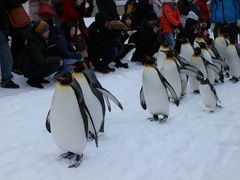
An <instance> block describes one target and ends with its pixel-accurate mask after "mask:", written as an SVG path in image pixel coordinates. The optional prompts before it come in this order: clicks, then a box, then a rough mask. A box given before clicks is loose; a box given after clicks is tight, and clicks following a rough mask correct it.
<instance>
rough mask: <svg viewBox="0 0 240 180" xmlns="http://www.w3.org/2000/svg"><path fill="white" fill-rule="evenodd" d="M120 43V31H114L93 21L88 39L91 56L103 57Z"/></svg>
mask: <svg viewBox="0 0 240 180" xmlns="http://www.w3.org/2000/svg"><path fill="white" fill-rule="evenodd" d="M118 43H119V32H114V31H111V30H108V29H106V28H103V27H98V25H97V24H96V22H93V23H92V24H91V25H90V27H89V37H88V40H87V45H88V53H89V56H90V57H101V55H103V54H105V52H106V51H107V50H108V49H110V48H112V47H114V46H117V45H118Z"/></svg>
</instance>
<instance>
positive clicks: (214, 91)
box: [206, 78, 221, 104]
mask: <svg viewBox="0 0 240 180" xmlns="http://www.w3.org/2000/svg"><path fill="white" fill-rule="evenodd" d="M206 83H207V84H208V85H209V87H210V89H211V90H212V92H213V93H214V95H215V97H216V99H217V101H218V102H219V103H220V104H221V101H220V100H219V98H218V95H217V91H216V89H215V88H214V86H213V85H212V84H211V83H210V81H209V80H208V79H207V78H206Z"/></svg>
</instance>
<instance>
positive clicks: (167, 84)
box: [153, 66, 179, 106]
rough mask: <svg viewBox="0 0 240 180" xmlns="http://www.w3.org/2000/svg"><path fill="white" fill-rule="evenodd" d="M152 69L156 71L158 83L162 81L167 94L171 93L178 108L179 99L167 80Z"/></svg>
mask: <svg viewBox="0 0 240 180" xmlns="http://www.w3.org/2000/svg"><path fill="white" fill-rule="evenodd" d="M153 68H154V69H155V70H156V71H157V73H158V76H159V79H160V81H162V83H163V85H164V86H165V88H166V90H167V89H168V90H169V92H170V93H171V95H172V97H173V99H174V102H175V104H176V105H177V106H179V99H178V96H177V94H176V92H175V91H174V89H173V87H172V86H171V85H170V83H169V82H168V81H167V79H166V78H165V77H164V76H163V75H162V74H161V72H160V71H159V70H158V68H157V67H156V66H153Z"/></svg>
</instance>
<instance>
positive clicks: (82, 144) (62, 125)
mask: <svg viewBox="0 0 240 180" xmlns="http://www.w3.org/2000/svg"><path fill="white" fill-rule="evenodd" d="M59 80H60V82H59V83H57V85H56V88H55V91H54V95H53V98H52V103H51V109H50V111H49V113H48V116H47V123H46V124H48V126H47V127H49V129H48V130H50V131H51V134H52V136H53V139H54V141H55V143H56V144H57V146H58V147H59V148H61V149H64V150H66V151H68V152H67V153H65V154H63V155H61V156H62V157H64V158H68V159H72V158H73V157H75V159H74V161H73V162H72V164H71V165H70V166H69V167H70V168H71V167H77V166H78V165H79V164H80V162H81V158H82V156H83V151H84V149H85V148H86V143H87V137H88V129H89V124H91V127H93V129H94V131H93V133H94V138H95V142H96V146H98V140H97V133H96V129H95V125H94V123H93V120H92V117H91V114H90V112H89V110H88V108H87V106H86V103H85V100H84V97H83V93H81V92H80V91H77V90H76V89H75V87H74V86H73V85H72V75H71V73H66V74H64V75H62V77H61V78H60V79H59ZM89 122H90V123H89Z"/></svg>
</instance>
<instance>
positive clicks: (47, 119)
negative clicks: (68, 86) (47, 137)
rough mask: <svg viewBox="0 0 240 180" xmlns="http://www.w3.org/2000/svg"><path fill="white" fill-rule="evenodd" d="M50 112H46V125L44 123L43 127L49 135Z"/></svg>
mask: <svg viewBox="0 0 240 180" xmlns="http://www.w3.org/2000/svg"><path fill="white" fill-rule="evenodd" d="M50 111H51V109H49V111H48V114H47V118H46V123H45V125H46V129H47V131H48V132H49V133H51V126H50Z"/></svg>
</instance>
